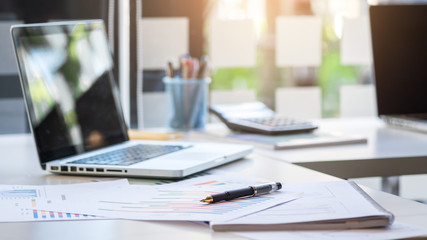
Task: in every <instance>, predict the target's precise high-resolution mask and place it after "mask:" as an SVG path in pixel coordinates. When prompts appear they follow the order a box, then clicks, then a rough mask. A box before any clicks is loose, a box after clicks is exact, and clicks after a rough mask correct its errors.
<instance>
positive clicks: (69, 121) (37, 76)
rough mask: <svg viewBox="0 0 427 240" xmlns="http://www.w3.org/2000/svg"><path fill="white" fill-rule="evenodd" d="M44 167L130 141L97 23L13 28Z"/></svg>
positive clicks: (109, 60)
mask: <svg viewBox="0 0 427 240" xmlns="http://www.w3.org/2000/svg"><path fill="white" fill-rule="evenodd" d="M12 35H13V40H14V44H15V51H16V55H17V59H18V65H19V68H20V75H21V83H22V86H23V92H24V96H25V100H26V103H27V110H28V111H27V112H28V115H29V118H30V125H31V127H32V131H33V134H34V137H35V140H36V145H37V150H38V153H39V158H40V161H41V164H42V166H43V167H44V166H45V163H46V162H48V161H51V160H55V159H59V158H63V157H67V156H71V155H75V154H79V153H84V152H88V151H91V150H95V149H99V148H103V147H106V146H109V145H113V144H117V143H120V142H124V141H126V140H128V136H127V128H126V126H125V124H124V120H123V116H122V110H121V106H120V101H119V96H118V91H117V87H116V85H115V82H114V79H113V76H112V68H113V66H114V63H113V60H112V57H111V54H110V50H109V47H108V42H107V39H106V35H105V30H104V25H103V23H102V22H101V21H86V22H68V23H58V24H55V23H53V24H32V25H21V26H17V27H14V28H12Z"/></svg>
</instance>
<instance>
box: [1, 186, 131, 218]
mask: <svg viewBox="0 0 427 240" xmlns="http://www.w3.org/2000/svg"><path fill="white" fill-rule="evenodd" d="M127 184H128V182H127V180H120V181H108V182H99V183H83V184H67V185H44V186H33V185H0V212H1V213H2V214H0V222H25V221H58V220H88V219H101V217H97V216H94V215H88V214H85V213H82V214H80V213H77V212H67V211H64V212H62V211H55V210H52V208H54V207H53V206H54V205H55V204H58V203H59V202H61V203H62V204H70V205H72V204H74V202H73V196H80V195H81V194H82V193H83V194H84V192H85V191H93V190H95V189H100V188H107V189H108V188H109V187H112V186H118V185H127ZM51 206H52V207H51ZM77 207H78V206H77Z"/></svg>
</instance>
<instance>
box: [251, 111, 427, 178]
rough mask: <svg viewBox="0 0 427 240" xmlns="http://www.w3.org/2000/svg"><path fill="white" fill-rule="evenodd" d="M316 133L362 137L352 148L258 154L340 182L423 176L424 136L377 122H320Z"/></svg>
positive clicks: (426, 164)
mask: <svg viewBox="0 0 427 240" xmlns="http://www.w3.org/2000/svg"><path fill="white" fill-rule="evenodd" d="M318 124H319V130H322V131H323V130H325V131H328V132H334V131H335V132H343V133H345V134H350V135H351V134H356V135H361V136H366V137H367V138H368V143H367V144H352V145H344V146H330V147H317V148H304V149H295V150H282V151H265V150H261V149H259V150H257V152H258V153H260V154H263V155H266V156H270V157H273V158H277V159H280V160H283V161H286V162H289V163H293V164H297V165H300V166H304V167H308V168H310V169H314V170H317V171H321V172H323V173H327V174H331V175H333V176H337V177H340V178H346V179H347V178H358V177H372V176H382V177H387V176H399V175H408V174H423V173H427V134H426V133H419V132H412V131H407V130H402V129H397V128H393V127H389V126H387V125H385V124H384V123H383V122H382V121H381V120H379V119H377V118H355V119H324V120H320V121H318Z"/></svg>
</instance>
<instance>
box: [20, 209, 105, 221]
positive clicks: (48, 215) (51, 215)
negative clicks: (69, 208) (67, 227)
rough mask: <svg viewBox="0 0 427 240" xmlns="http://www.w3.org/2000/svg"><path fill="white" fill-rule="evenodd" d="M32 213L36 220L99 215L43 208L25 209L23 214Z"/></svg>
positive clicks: (69, 218)
mask: <svg viewBox="0 0 427 240" xmlns="http://www.w3.org/2000/svg"><path fill="white" fill-rule="evenodd" d="M29 212H31V213H32V218H33V219H34V220H75V219H96V218H98V217H96V216H93V215H87V214H73V213H62V212H53V211H43V210H23V214H28V213H29Z"/></svg>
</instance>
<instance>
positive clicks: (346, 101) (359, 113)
mask: <svg viewBox="0 0 427 240" xmlns="http://www.w3.org/2000/svg"><path fill="white" fill-rule="evenodd" d="M376 115H377V104H376V98H375V88H374V85H372V84H367V85H347V86H341V88H340V116H341V117H342V118H346V117H370V116H376Z"/></svg>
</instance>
